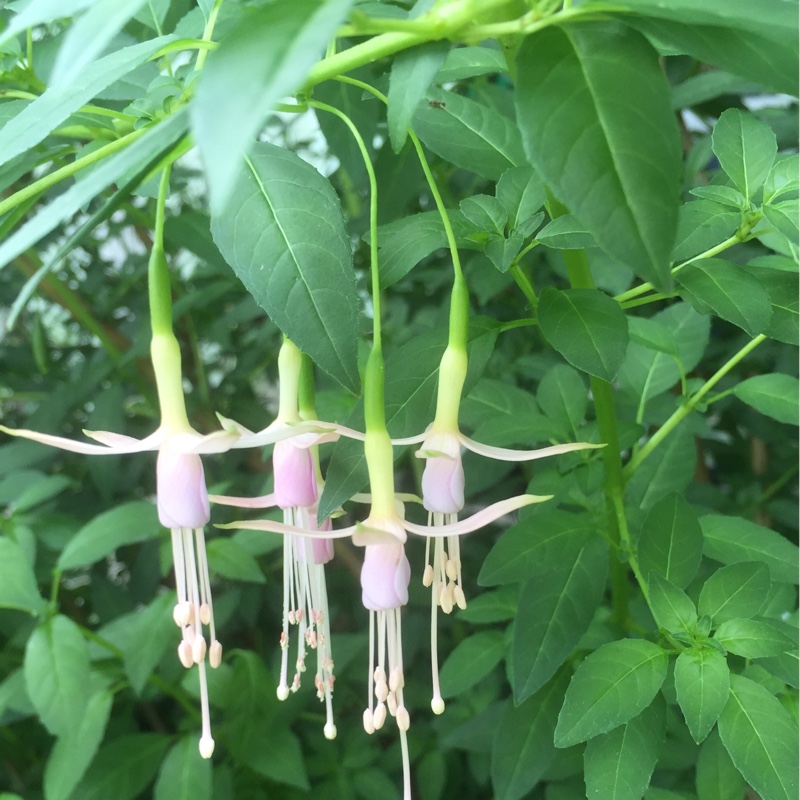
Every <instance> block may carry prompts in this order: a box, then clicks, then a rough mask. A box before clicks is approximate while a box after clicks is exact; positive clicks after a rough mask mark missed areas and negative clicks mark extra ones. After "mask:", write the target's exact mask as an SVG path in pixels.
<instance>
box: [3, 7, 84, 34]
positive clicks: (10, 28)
mask: <svg viewBox="0 0 800 800" xmlns="http://www.w3.org/2000/svg"><path fill="white" fill-rule="evenodd" d="M92 2H93V0H31V2H28V3H26V4H25V5H24V6H23V7H22V8H20V9H19V10H18V11H17V13H16V14H15V15H14V16H13V17H12V18H11V20H10V22H9V23H8V25H7V26H6V28H5V30H3V31H2V32H0V45H2V44H5V43H6V42H7V41H8V40H9V39H11V37H12V36H16V35H17V34H19V33H24V31H25V30H27V29H28V28H33V27H34V26H35V25H41V23H43V22H53V21H54V20H57V19H63V18H64V17H70V16H72V15H73V14H76V13H77V12H78V11H82V10H83V9H84V8H86V6H88V5H91V4H92Z"/></svg>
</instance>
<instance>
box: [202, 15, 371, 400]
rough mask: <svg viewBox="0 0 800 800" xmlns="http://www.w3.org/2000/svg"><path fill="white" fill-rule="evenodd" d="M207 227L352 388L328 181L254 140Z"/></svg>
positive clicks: (279, 317)
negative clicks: (223, 202)
mask: <svg viewBox="0 0 800 800" xmlns="http://www.w3.org/2000/svg"><path fill="white" fill-rule="evenodd" d="M280 5H283V4H280ZM211 232H212V234H213V236H214V241H215V242H216V244H217V247H219V249H220V252H221V253H222V255H223V256H224V257H225V260H226V261H227V262H228V264H230V266H231V268H232V269H233V271H234V272H235V273H236V274H237V275H238V277H239V278H240V279H241V281H242V283H244V285H245V288H246V289H247V291H248V292H250V294H251V295H253V297H254V298H255V300H256V302H257V303H258V304H259V305H260V306H261V307H262V308H263V309H264V310H265V311H266V312H267V313H268V314H269V315H270V317H271V319H272V320H273V322H274V323H275V324H276V325H277V326H278V327H279V328H280V329H281V330H282V331H283V332H284V333H285V334H286V335H287V336H288V337H289V338H290V339H291V340H292V341H293V342H294V343H295V344H296V345H297V346H298V347H299V348H300V349H301V350H302V351H303V352H304V353H308V355H310V356H311V358H312V359H314V361H315V362H316V363H317V364H319V366H320V367H322V368H323V369H324V370H325V371H326V372H328V373H330V374H331V375H333V376H334V377H335V378H336V379H337V380H339V381H340V382H341V383H342V384H343V385H344V386H345V387H347V388H348V389H351V390H353V391H357V389H358V384H359V380H358V370H357V367H356V339H357V335H358V297H357V294H356V289H355V275H354V273H353V262H352V255H351V252H350V241H349V238H348V236H347V231H346V230H345V226H344V218H343V216H342V208H341V205H340V203H339V199H338V198H337V197H336V194H335V193H334V191H333V188H332V187H331V185H330V183H329V182H328V181H327V180H326V179H325V178H323V177H322V176H321V175H320V174H319V173H318V172H317V171H316V170H315V169H314V168H313V167H311V166H309V165H308V164H307V163H306V162H305V161H303V160H302V159H301V158H300V157H299V156H297V155H295V154H294V153H291V152H289V151H288V150H284V149H282V148H280V147H276V146H275V145H272V144H266V143H263V142H262V143H259V144H257V145H255V146H254V147H253V148H252V153H251V155H250V156H249V157H248V158H246V159H245V160H244V161H238V162H237V163H236V175H235V180H234V183H233V186H232V192H231V195H230V199H229V200H228V202H227V203H226V206H225V209H224V211H223V212H221V213H216V214H213V215H212V218H211Z"/></svg>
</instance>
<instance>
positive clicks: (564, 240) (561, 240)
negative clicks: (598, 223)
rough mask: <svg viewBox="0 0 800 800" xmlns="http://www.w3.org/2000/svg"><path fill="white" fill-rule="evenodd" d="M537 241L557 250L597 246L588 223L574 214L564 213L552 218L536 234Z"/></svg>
mask: <svg viewBox="0 0 800 800" xmlns="http://www.w3.org/2000/svg"><path fill="white" fill-rule="evenodd" d="M536 241H538V242H540V243H541V244H543V245H545V246H547V247H553V248H555V249H557V250H583V249H586V248H587V247H595V246H596V242H595V240H594V237H593V236H592V234H591V233H589V231H588V230H587V229H586V225H584V224H583V223H581V222H579V221H578V220H577V219H576V218H575V217H574V216H573V215H572V214H564V216H563V217H557V218H556V219H553V220H550V222H548V223H547V225H545V226H544V227H543V228H542V229H541V230H540V231H539V233H537V234H536Z"/></svg>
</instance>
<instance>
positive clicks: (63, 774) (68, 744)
mask: <svg viewBox="0 0 800 800" xmlns="http://www.w3.org/2000/svg"><path fill="white" fill-rule="evenodd" d="M113 702H114V696H113V695H112V694H111V692H109V691H107V690H103V691H101V692H98V693H97V694H95V695H93V696H92V697H91V699H90V700H89V703H88V705H87V706H86V713H85V714H84V716H83V719H81V720H80V722H79V725H78V727H77V728H76V730H75V732H74V734H73V735H69V736H64V737H61V738H59V739H58V740H57V741H56V743H55V746H54V747H53V750H52V752H51V753H50V757H49V758H48V759H47V764H46V766H45V769H44V796H45V800H68V798H69V797H70V795H71V794H72V792H73V790H74V789H75V787H76V786H77V785H78V782H79V781H80V779H81V778H82V777H83V776H84V773H85V772H86V770H87V769H88V768H89V764H91V762H92V759H93V758H94V756H95V753H97V749H98V748H99V747H100V742H101V741H102V740H103V735H104V734H105V731H106V725H107V724H108V717H109V714H110V713H111V706H112V704H113Z"/></svg>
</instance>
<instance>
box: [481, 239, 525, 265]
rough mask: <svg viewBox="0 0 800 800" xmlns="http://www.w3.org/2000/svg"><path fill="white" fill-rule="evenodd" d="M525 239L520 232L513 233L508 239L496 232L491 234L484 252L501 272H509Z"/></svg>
mask: <svg viewBox="0 0 800 800" xmlns="http://www.w3.org/2000/svg"><path fill="white" fill-rule="evenodd" d="M523 242H524V239H523V238H522V236H521V235H520V234H512V235H511V236H509V237H508V239H504V238H503V237H502V236H498V235H496V234H490V236H489V241H488V242H487V243H486V247H485V248H484V250H483V252H484V253H485V254H486V257H487V258H488V259H489V261H491V262H492V264H493V265H494V267H495V269H497V270H499V271H500V272H508V270H509V268H510V267H511V265H512V264H513V263H514V259H515V258H516V257H517V255H519V251H520V250H521V249H522V243H523Z"/></svg>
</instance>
